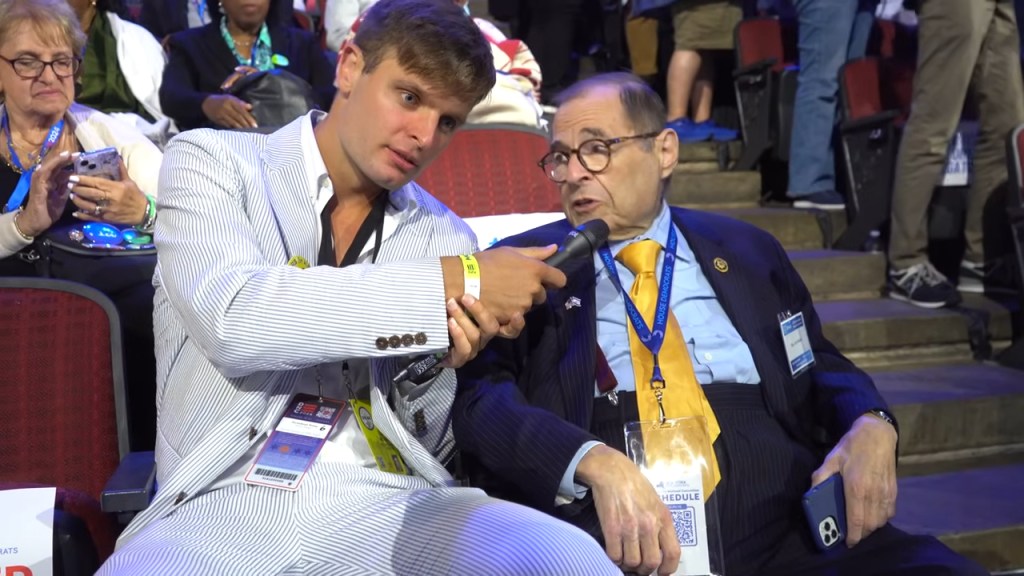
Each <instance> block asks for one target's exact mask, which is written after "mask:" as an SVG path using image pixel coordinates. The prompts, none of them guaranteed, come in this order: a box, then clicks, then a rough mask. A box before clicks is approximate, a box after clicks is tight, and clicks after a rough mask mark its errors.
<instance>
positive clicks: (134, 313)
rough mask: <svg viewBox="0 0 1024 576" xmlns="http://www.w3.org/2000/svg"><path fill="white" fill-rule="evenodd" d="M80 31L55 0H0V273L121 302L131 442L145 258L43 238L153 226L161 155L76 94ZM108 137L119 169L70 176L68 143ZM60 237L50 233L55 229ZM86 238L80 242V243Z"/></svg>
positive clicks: (145, 340)
mask: <svg viewBox="0 0 1024 576" xmlns="http://www.w3.org/2000/svg"><path fill="white" fill-rule="evenodd" d="M84 46H85V35H84V34H83V33H82V30H81V28H79V24H78V19H77V18H76V17H75V13H74V12H73V11H72V10H71V8H70V7H69V6H68V5H67V3H66V2H64V0H0V90H2V93H3V104H0V126H2V129H0V159H2V162H0V202H2V205H3V207H4V209H3V214H2V215H0V275H4V276H36V275H53V276H56V277H58V278H64V279H69V280H77V281H81V282H84V283H87V284H90V285H92V286H93V287H95V288H98V289H100V290H101V291H103V292H105V293H106V294H107V296H109V297H110V298H111V299H112V300H113V301H114V304H115V305H117V308H118V311H119V312H120V316H121V322H122V328H123V330H124V333H125V337H124V342H125V345H126V351H125V352H126V353H125V360H126V380H127V381H128V382H131V383H132V387H131V388H130V389H129V407H130V410H129V412H130V413H131V420H130V426H131V429H130V430H129V433H130V436H131V439H132V441H133V442H132V447H133V449H139V450H143V449H147V447H148V446H152V445H153V438H154V435H155V434H156V430H155V421H156V414H155V407H154V402H153V394H154V386H155V382H154V380H155V366H154V362H155V360H154V356H153V329H152V310H153V286H152V272H153V266H154V265H155V257H150V258H149V259H146V258H143V257H141V256H139V257H121V256H111V257H93V256H85V257H79V258H76V257H74V256H71V255H67V254H63V253H61V255H62V262H61V263H60V267H58V266H57V263H55V262H54V261H53V260H52V258H51V253H52V255H53V256H54V257H55V256H57V254H58V252H57V251H56V250H55V249H52V248H50V247H49V246H48V244H47V241H50V240H53V241H54V242H56V241H57V240H58V239H64V240H67V238H68V236H69V235H70V234H71V232H70V231H69V230H68V229H70V228H78V229H79V231H80V227H79V226H76V224H83V223H92V222H107V223H112V224H116V225H118V227H119V228H127V229H130V228H133V227H134V228H135V229H136V231H137V232H138V233H140V234H151V233H152V232H153V228H154V225H155V220H156V207H155V206H156V205H155V197H156V194H157V173H158V172H159V171H160V165H161V162H162V158H163V155H162V154H161V152H160V150H159V149H158V148H157V147H156V145H154V144H153V143H152V142H150V141H149V140H148V139H147V138H146V136H145V135H143V134H142V133H141V132H139V131H138V130H136V129H135V128H133V127H131V126H130V125H128V124H125V123H123V122H121V121H119V120H115V119H113V118H111V117H110V116H108V115H106V114H103V113H102V112H98V111H96V110H93V109H91V108H87V107H85V106H82V105H80V104H76V103H75V101H74V94H75V84H74V76H75V72H77V71H78V69H79V66H80V64H81V59H80V56H81V54H82V50H83V48H84ZM108 147H113V148H115V149H116V150H117V152H118V153H119V155H120V157H121V161H122V165H121V166H120V180H108V179H105V178H100V177H90V176H84V175H83V176H73V175H71V172H70V170H69V169H70V168H71V163H72V161H73V158H74V156H73V155H72V154H73V153H76V152H88V151H95V150H99V149H103V148H108ZM58 236H59V238H58ZM83 249H84V246H83Z"/></svg>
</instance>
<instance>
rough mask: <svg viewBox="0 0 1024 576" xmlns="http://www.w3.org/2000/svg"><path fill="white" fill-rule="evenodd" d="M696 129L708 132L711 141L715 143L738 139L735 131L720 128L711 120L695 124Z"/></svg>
mask: <svg viewBox="0 0 1024 576" xmlns="http://www.w3.org/2000/svg"><path fill="white" fill-rule="evenodd" d="M696 126H697V127H698V128H702V129H705V130H707V131H708V134H710V136H711V139H712V140H714V141H715V142H732V141H733V140H736V139H738V138H739V133H738V132H736V131H735V130H730V129H728V128H722V127H721V126H719V125H718V124H715V123H714V121H712V120H705V121H703V122H698V123H697V124H696Z"/></svg>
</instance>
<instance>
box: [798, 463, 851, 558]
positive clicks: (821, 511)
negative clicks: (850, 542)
mask: <svg viewBox="0 0 1024 576" xmlns="http://www.w3.org/2000/svg"><path fill="white" fill-rule="evenodd" d="M803 505H804V515H806V516H807V524H808V525H809V526H810V529H811V538H812V539H813V540H814V543H815V545H817V546H818V549H819V550H830V549H832V548H833V547H834V546H836V545H837V544H839V543H840V542H843V541H845V540H846V496H845V495H844V494H843V477H842V476H840V475H839V474H833V475H832V476H831V477H830V478H829V479H827V480H825V481H824V482H822V483H821V484H818V485H817V486H815V487H814V488H811V489H810V490H808V491H807V492H806V493H805V494H804V498H803Z"/></svg>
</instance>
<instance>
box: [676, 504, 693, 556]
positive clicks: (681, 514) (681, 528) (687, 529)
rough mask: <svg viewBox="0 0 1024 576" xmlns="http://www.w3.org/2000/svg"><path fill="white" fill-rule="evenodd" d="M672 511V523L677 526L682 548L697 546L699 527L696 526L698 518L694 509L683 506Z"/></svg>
mask: <svg viewBox="0 0 1024 576" xmlns="http://www.w3.org/2000/svg"><path fill="white" fill-rule="evenodd" d="M671 511H672V523H673V524H675V527H676V535H677V536H678V537H679V544H680V545H681V546H696V545H697V527H696V526H695V524H696V517H695V516H694V513H693V507H692V506H686V505H683V506H681V507H679V508H675V507H673V508H672V509H671Z"/></svg>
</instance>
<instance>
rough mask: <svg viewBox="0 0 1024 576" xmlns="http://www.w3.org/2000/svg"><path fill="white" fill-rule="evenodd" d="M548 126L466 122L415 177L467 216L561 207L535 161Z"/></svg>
mask: <svg viewBox="0 0 1024 576" xmlns="http://www.w3.org/2000/svg"><path fill="white" fill-rule="evenodd" d="M547 152H548V137H547V135H546V133H545V132H542V131H540V130H537V129H532V128H529V127H525V126H514V125H508V124H479V125H466V126H463V127H462V128H460V129H459V130H458V132H456V133H455V135H454V137H453V138H452V141H451V143H450V144H449V145H448V148H447V149H445V151H444V152H442V153H441V156H439V157H438V158H437V160H435V161H434V162H433V164H431V165H430V166H428V167H427V169H426V170H424V171H423V173H422V174H420V176H419V177H418V178H417V179H416V182H417V183H418V184H419V185H420V186H423V187H424V188H426V189H427V191H429V192H430V193H431V194H433V195H434V196H436V197H437V198H438V199H440V200H441V201H442V202H444V203H445V204H446V205H447V206H448V207H449V208H451V209H452V210H453V211H454V212H455V213H456V214H458V215H459V216H462V217H463V218H469V217H473V216H490V215H494V214H517V213H529V212H560V211H561V209H562V207H561V203H560V202H559V198H558V189H557V188H556V186H555V184H554V183H553V182H551V181H550V180H548V178H547V176H545V175H544V173H543V172H542V171H541V169H540V168H539V167H538V166H537V162H538V161H539V160H540V159H541V158H542V157H543V156H544V155H545V154H547Z"/></svg>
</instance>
